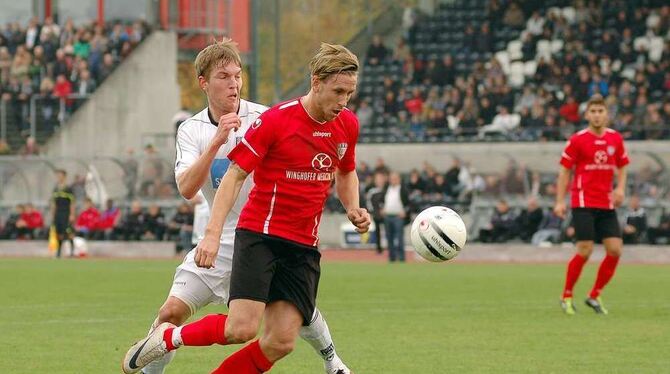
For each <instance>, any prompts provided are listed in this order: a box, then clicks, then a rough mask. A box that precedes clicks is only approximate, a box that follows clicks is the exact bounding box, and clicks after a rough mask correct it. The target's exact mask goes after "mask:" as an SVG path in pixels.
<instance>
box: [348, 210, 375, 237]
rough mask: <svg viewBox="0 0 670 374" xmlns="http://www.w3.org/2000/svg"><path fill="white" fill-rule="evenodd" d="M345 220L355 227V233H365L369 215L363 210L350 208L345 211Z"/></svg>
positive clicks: (368, 225)
mask: <svg viewBox="0 0 670 374" xmlns="http://www.w3.org/2000/svg"><path fill="white" fill-rule="evenodd" d="M347 218H349V221H351V223H353V224H354V226H356V232H358V233H361V234H363V233H366V232H368V229H369V228H370V222H371V221H370V213H368V211H367V209H364V208H351V209H349V210H348V211H347Z"/></svg>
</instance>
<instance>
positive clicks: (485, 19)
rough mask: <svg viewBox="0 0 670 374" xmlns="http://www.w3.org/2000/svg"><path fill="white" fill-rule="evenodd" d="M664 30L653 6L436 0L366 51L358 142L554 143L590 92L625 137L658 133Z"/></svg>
mask: <svg viewBox="0 0 670 374" xmlns="http://www.w3.org/2000/svg"><path fill="white" fill-rule="evenodd" d="M573 5H574V6H573ZM669 26H670V7H669V6H668V5H667V4H666V3H664V2H660V1H642V2H640V1H602V2H594V1H592V2H588V6H587V5H585V3H584V2H583V1H576V2H572V1H545V2H532V1H523V2H516V1H496V0H491V1H488V2H487V1H483V0H476V1H462V0H459V1H454V2H449V3H443V4H441V5H440V7H439V9H437V10H436V12H435V13H434V14H432V15H421V14H419V15H418V16H417V17H416V18H415V19H413V23H412V24H411V26H409V27H408V28H407V32H406V33H404V34H403V36H402V38H401V39H400V40H399V41H398V43H396V46H395V48H394V49H393V51H390V50H384V49H383V48H380V47H379V45H381V46H382V47H383V43H384V42H383V41H379V40H377V41H375V42H374V44H373V45H371V46H370V49H369V52H368V53H369V54H370V53H371V52H372V53H374V55H369V56H368V58H367V64H366V66H365V69H364V72H363V74H362V76H361V82H360V89H359V95H358V98H357V100H356V101H355V103H354V109H355V110H357V111H361V114H362V115H363V118H366V120H365V121H363V124H364V125H365V126H363V128H362V130H361V142H363V143H396V142H398V143H402V142H453V141H492V140H505V141H510V140H511V141H536V140H562V139H565V138H566V136H568V135H569V134H571V133H572V132H573V131H574V129H575V128H576V126H578V125H580V123H581V117H580V109H582V108H583V103H584V101H585V100H586V98H587V97H589V96H590V95H591V94H593V93H595V92H599V93H601V94H603V95H604V96H605V97H606V98H607V102H608V104H609V106H610V112H611V114H612V116H613V119H614V128H615V129H617V130H619V131H621V132H622V133H623V134H624V136H625V137H626V138H627V139H668V138H670V127H669V124H670V97H669V96H668V92H670V74H669V73H668V71H669V68H670V37H669V36H668V35H669V34H668V31H669ZM369 108H371V109H372V110H370V109H369ZM368 119H369V120H368Z"/></svg>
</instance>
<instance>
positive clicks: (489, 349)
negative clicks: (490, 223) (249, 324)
mask: <svg viewBox="0 0 670 374" xmlns="http://www.w3.org/2000/svg"><path fill="white" fill-rule="evenodd" d="M176 264H177V262H176V261H130V260H74V261H55V260H43V259H1V260H0V287H2V291H1V292H0V337H1V338H2V344H0V373H68V374H69V373H119V372H120V369H119V363H120V360H121V358H122V356H123V354H124V353H125V351H126V349H127V348H128V346H129V345H130V344H131V343H132V342H133V341H134V340H136V339H137V338H139V337H141V336H142V335H144V334H145V333H146V330H147V328H148V326H149V324H150V323H151V322H152V321H153V319H154V315H155V312H156V310H157V308H158V307H159V306H160V305H161V303H162V302H163V300H164V298H165V295H166V293H167V291H168V289H169V287H170V284H171V279H172V275H173V271H174V267H175V265H176ZM595 269H596V266H595V265H594V264H590V265H589V266H588V267H587V269H586V271H585V272H584V274H583V275H582V279H581V282H580V283H579V284H578V286H577V289H576V295H584V294H585V293H586V292H587V291H588V290H589V288H590V286H591V285H592V283H593V279H594V273H595ZM563 273H564V267H563V266H562V265H560V266H559V265H472V264H467V265H465V264H458V263H454V264H447V265H437V264H409V265H387V264H342V263H326V264H324V265H323V276H322V281H321V288H320V292H319V306H320V308H321V310H322V311H323V312H324V314H325V315H326V317H327V320H328V323H329V324H330V327H331V330H332V332H333V335H334V337H335V341H336V344H337V348H338V352H339V353H340V355H341V356H342V357H343V358H344V359H345V361H346V362H347V363H348V364H349V365H350V366H351V367H352V368H353V369H355V371H356V373H358V374H373V373H380V374H381V373H384V374H386V373H413V374H423V373H576V372H581V373H660V372H668V370H669V369H668V368H670V354H669V353H670V291H668V290H670V267H668V266H638V265H635V266H633V265H623V266H621V267H620V268H619V269H618V273H617V275H616V276H615V278H614V280H613V282H612V284H611V285H610V286H611V287H609V288H608V289H607V290H606V292H605V294H604V299H605V302H606V306H607V307H608V308H609V310H610V315H608V316H606V317H603V316H598V315H595V314H594V313H592V312H591V311H590V310H587V309H586V307H584V306H582V305H583V304H582V300H581V297H580V298H579V300H578V304H577V305H578V307H580V308H579V309H578V311H579V313H578V315H576V316H574V317H568V316H565V315H563V314H562V313H561V311H560V309H559V306H558V297H559V294H560V290H561V287H562V283H563ZM220 310H222V309H221V308H216V307H209V308H207V309H206V310H205V312H215V311H220ZM232 349H233V348H230V347H207V348H186V349H182V350H180V352H179V354H178V355H177V357H176V359H175V360H174V361H173V362H172V365H171V366H170V367H169V370H168V373H208V372H210V371H211V370H212V369H213V368H215V367H216V366H218V364H219V362H221V361H222V360H223V359H224V358H225V357H226V355H228V354H229V353H230V352H232ZM272 372H273V373H285V374H289V373H290V374H294V373H322V366H321V361H320V359H318V358H317V357H316V356H315V355H314V353H312V351H311V348H310V347H309V346H308V345H307V344H306V343H304V342H299V343H298V346H297V348H296V351H295V352H294V353H293V354H292V355H291V356H289V357H287V358H286V359H285V360H283V361H281V362H279V363H278V364H277V365H276V366H275V369H274V370H273V371H272Z"/></svg>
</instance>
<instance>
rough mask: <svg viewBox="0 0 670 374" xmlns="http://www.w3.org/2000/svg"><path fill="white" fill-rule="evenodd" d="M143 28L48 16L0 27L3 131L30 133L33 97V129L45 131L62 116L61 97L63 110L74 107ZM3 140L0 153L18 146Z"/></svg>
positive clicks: (127, 50) (132, 44)
mask: <svg viewBox="0 0 670 374" xmlns="http://www.w3.org/2000/svg"><path fill="white" fill-rule="evenodd" d="M148 32H149V29H148V26H147V25H146V24H145V23H144V22H142V21H136V22H134V23H132V25H126V24H123V23H120V22H113V23H107V24H99V23H96V22H91V23H89V24H82V25H77V26H75V24H74V23H73V21H72V20H71V19H67V20H65V21H64V22H63V23H61V24H59V23H57V22H55V21H54V20H53V19H52V18H51V17H47V18H45V19H44V21H43V22H40V21H39V20H38V19H37V18H36V17H35V18H33V19H31V20H30V21H29V22H28V24H27V25H22V24H21V23H20V22H11V23H8V24H6V25H4V26H2V27H0V105H1V106H2V110H4V111H5V114H4V116H5V119H6V121H7V124H8V125H10V127H9V128H8V132H9V131H12V132H15V133H19V134H21V136H23V137H24V138H25V137H27V136H28V135H29V130H30V109H31V108H30V105H31V98H37V99H38V100H37V101H36V102H38V103H39V105H37V108H35V110H36V113H35V114H36V117H37V118H36V121H37V123H38V124H39V125H40V126H39V127H40V128H39V129H38V130H40V131H43V132H46V133H47V134H50V133H51V131H53V127H54V126H57V125H58V124H59V123H60V120H61V119H62V118H63V116H65V113H63V112H61V108H62V106H61V102H60V101H61V100H63V101H64V104H65V105H64V106H65V109H66V111H73V110H75V109H76V108H77V106H78V105H79V103H80V102H81V101H80V100H78V99H80V98H85V97H86V96H88V95H89V94H91V93H92V92H93V91H95V90H96V88H97V87H98V86H99V85H100V84H101V83H102V82H103V81H104V80H105V79H107V77H109V75H110V74H111V73H112V71H113V70H114V68H115V67H116V66H117V65H118V64H119V63H120V62H121V61H122V60H123V59H125V58H126V57H128V55H129V54H130V53H131V51H132V50H133V48H134V47H135V46H137V44H139V43H140V42H141V41H142V39H143V38H144V37H145V36H146V35H147V33H148ZM8 143H11V142H10V141H9V140H7V139H0V154H3V153H5V154H6V153H10V152H14V153H16V152H17V151H19V150H18V149H11V146H12V144H8ZM22 143H23V142H21V143H20V144H22ZM14 146H16V144H14Z"/></svg>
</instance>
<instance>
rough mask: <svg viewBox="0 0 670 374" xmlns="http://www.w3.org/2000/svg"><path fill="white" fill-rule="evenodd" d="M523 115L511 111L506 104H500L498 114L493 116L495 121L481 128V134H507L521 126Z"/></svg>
mask: <svg viewBox="0 0 670 374" xmlns="http://www.w3.org/2000/svg"><path fill="white" fill-rule="evenodd" d="M520 122H521V116H520V115H519V114H517V113H510V112H509V109H507V107H506V106H504V105H500V106H498V114H496V116H495V117H493V122H491V124H490V125H486V126H483V127H482V128H481V129H480V130H479V136H480V137H481V136H484V135H486V134H488V133H496V132H497V133H502V134H506V133H508V132H510V131H511V130H513V129H515V128H516V127H518V126H519V123H520Z"/></svg>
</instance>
